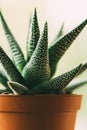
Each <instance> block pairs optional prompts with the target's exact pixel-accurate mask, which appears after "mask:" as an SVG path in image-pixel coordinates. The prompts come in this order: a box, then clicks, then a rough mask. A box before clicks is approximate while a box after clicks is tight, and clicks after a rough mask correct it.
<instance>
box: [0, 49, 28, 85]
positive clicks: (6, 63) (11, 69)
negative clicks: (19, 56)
mask: <svg viewBox="0 0 87 130" xmlns="http://www.w3.org/2000/svg"><path fill="white" fill-rule="evenodd" d="M0 62H1V64H2V66H3V68H4V70H5V72H6V73H7V75H8V78H9V79H10V80H12V81H15V82H19V83H22V84H24V85H25V84H26V83H25V80H24V78H23V77H22V76H21V74H20V72H19V71H18V70H17V68H16V67H15V65H14V64H13V63H12V61H11V60H10V58H9V57H8V56H7V54H6V53H5V52H4V50H3V49H2V48H1V47H0Z"/></svg>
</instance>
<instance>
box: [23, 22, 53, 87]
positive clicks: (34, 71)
mask: <svg viewBox="0 0 87 130" xmlns="http://www.w3.org/2000/svg"><path fill="white" fill-rule="evenodd" d="M47 30H48V27H47V23H45V26H44V30H43V33H42V36H41V37H40V39H39V41H38V44H37V46H36V49H35V51H34V53H33V55H32V57H31V59H30V61H29V62H28V63H27V65H26V66H25V67H24V69H23V72H22V75H23V77H24V78H25V79H26V80H27V81H28V83H29V85H31V86H32V87H33V86H34V85H37V84H39V83H41V82H43V81H45V80H48V79H49V78H50V67H49V60H48V31H47Z"/></svg>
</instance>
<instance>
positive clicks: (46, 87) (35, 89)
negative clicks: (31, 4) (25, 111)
mask: <svg viewBox="0 0 87 130" xmlns="http://www.w3.org/2000/svg"><path fill="white" fill-rule="evenodd" d="M0 18H1V22H2V25H3V28H4V32H5V36H6V37H7V40H8V43H9V48H10V51H11V54H12V57H10V56H8V55H7V54H6V52H5V51H4V50H3V49H2V47H1V46H0V65H1V68H0V83H1V84H3V85H4V86H5V88H6V89H5V90H3V89H0V91H1V93H2V92H8V93H14V94H15V95H17V94H20V95H21V94H22V95H23V94H24V95H27V94H62V93H66V94H67V93H70V94H71V93H72V92H73V90H74V89H76V88H77V87H79V86H81V85H82V84H84V83H87V81H86V80H85V81H82V82H81V81H80V82H78V83H76V84H73V85H71V86H70V85H69V83H70V82H71V81H72V80H73V78H75V77H76V76H78V75H79V74H81V73H82V72H83V71H85V70H86V69H87V63H84V64H82V63H81V64H80V65H78V66H77V67H75V68H73V69H71V70H69V71H68V72H66V73H64V74H61V75H58V76H57V77H53V75H54V74H55V72H56V67H57V65H58V62H59V61H60V59H61V57H62V56H63V55H64V53H65V52H66V50H67V49H68V48H69V47H70V45H71V44H72V43H73V41H74V40H75V39H76V38H77V36H78V35H79V34H80V32H81V31H82V30H83V28H84V27H85V26H86V25H87V19H86V20H84V21H83V22H82V23H81V24H80V25H78V26H77V27H76V28H75V29H73V30H72V31H70V32H69V33H68V34H65V35H63V27H64V23H63V24H62V26H61V28H60V30H59V32H58V34H57V36H56V37H55V38H54V40H53V42H52V43H51V44H50V47H49V48H48V24H47V22H45V25H44V28H43V31H42V33H41V35H40V30H39V24H38V17H37V11H36V9H35V10H34V13H33V16H32V19H31V23H30V28H29V32H28V37H27V42H26V52H27V58H25V56H24V54H23V52H22V50H21V48H20V45H19V44H18V43H17V41H16V39H15V37H14V36H13V34H12V32H11V31H10V29H9V27H8V25H7V22H6V20H5V19H4V17H3V15H2V13H1V12H0Z"/></svg>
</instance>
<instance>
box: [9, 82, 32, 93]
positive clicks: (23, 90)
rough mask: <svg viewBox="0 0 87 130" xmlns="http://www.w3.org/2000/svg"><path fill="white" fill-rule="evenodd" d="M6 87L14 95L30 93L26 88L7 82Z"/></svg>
mask: <svg viewBox="0 0 87 130" xmlns="http://www.w3.org/2000/svg"><path fill="white" fill-rule="evenodd" d="M8 86H9V88H10V89H11V90H12V91H13V93H14V94H15V95H26V94H29V93H30V90H29V89H28V88H27V87H25V86H23V85H22V84H19V83H17V82H13V81H8Z"/></svg>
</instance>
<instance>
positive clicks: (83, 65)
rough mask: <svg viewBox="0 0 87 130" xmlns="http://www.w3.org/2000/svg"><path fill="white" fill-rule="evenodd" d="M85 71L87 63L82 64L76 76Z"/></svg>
mask: <svg viewBox="0 0 87 130" xmlns="http://www.w3.org/2000/svg"><path fill="white" fill-rule="evenodd" d="M86 69H87V62H85V63H83V64H82V68H81V70H80V71H79V73H78V75H80V74H82V73H83V72H84V71H85V70H86ZM78 75H77V76H78Z"/></svg>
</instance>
